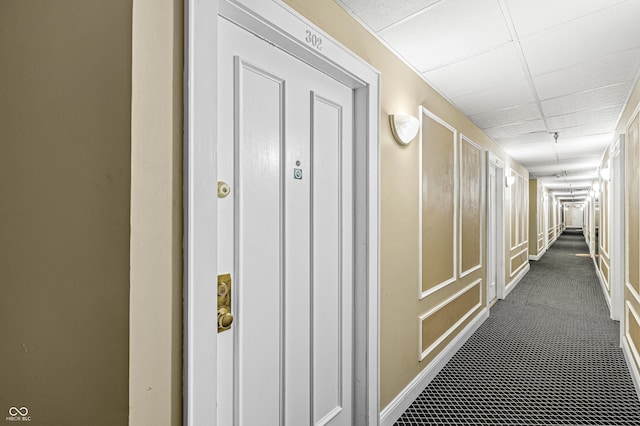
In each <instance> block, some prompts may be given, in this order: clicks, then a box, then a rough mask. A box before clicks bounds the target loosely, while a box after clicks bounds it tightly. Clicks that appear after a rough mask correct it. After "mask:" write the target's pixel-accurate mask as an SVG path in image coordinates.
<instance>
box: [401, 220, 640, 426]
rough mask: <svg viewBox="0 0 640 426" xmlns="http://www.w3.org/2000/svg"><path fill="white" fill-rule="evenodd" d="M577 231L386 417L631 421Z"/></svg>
mask: <svg viewBox="0 0 640 426" xmlns="http://www.w3.org/2000/svg"><path fill="white" fill-rule="evenodd" d="M587 252H588V248H587V246H586V244H585V242H584V238H583V236H582V233H581V232H580V233H579V232H576V231H573V232H572V231H566V232H565V233H564V234H563V235H561V236H560V238H558V241H556V243H555V244H554V245H553V246H551V248H550V249H549V251H548V252H547V253H546V254H545V255H544V256H543V257H542V258H541V259H540V261H538V262H533V261H532V262H531V270H530V271H529V273H528V274H527V275H526V276H525V277H524V278H523V280H522V281H521V282H520V284H518V286H517V287H516V288H515V289H514V290H513V291H512V292H511V294H509V296H507V298H506V300H501V301H499V302H498V303H496V304H495V305H494V307H493V308H491V315H490V317H489V319H487V321H485V323H484V324H483V325H482V326H481V327H480V328H479V329H478V331H476V333H475V334H474V335H473V336H472V337H471V338H470V339H469V340H468V341H467V342H466V343H465V345H464V346H463V347H462V348H461V349H460V351H459V352H458V353H457V354H456V355H455V356H454V357H453V358H452V359H451V361H450V362H449V363H448V364H447V365H446V366H445V368H444V369H443V370H442V371H441V372H440V373H439V374H438V375H437V376H436V378H435V379H434V380H433V381H432V382H431V383H430V384H429V386H428V387H427V388H426V389H425V390H424V391H423V392H422V393H421V395H420V396H419V397H418V398H417V399H416V400H415V402H413V404H411V406H410V407H409V408H408V409H407V411H406V412H405V413H404V414H403V415H402V417H401V418H400V419H399V420H398V422H397V423H396V425H523V426H532V425H609V426H613V425H640V401H639V400H638V396H637V394H636V391H635V388H634V385H633V382H632V380H631V376H630V375H629V372H628V370H627V365H626V362H625V360H624V356H623V354H622V350H621V349H620V348H619V337H618V323H617V322H614V321H611V320H610V319H609V314H608V310H607V305H606V302H605V300H604V296H603V295H602V290H601V288H600V284H599V283H598V278H597V276H596V274H595V271H594V267H593V262H592V260H591V259H590V258H588V257H578V256H576V254H578V253H587Z"/></svg>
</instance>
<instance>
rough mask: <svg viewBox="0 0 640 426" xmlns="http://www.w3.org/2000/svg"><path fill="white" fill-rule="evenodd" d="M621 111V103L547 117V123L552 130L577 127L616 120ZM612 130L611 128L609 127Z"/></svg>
mask: <svg viewBox="0 0 640 426" xmlns="http://www.w3.org/2000/svg"><path fill="white" fill-rule="evenodd" d="M620 112H622V105H616V106H611V107H606V108H598V109H593V110H588V111H580V112H574V113H572V114H564V115H557V116H554V117H547V123H548V124H549V128H550V130H552V131H560V130H561V129H566V128H570V127H578V126H583V125H587V124H594V125H595V124H596V123H602V122H611V121H616V120H617V119H618V116H619V115H620ZM611 130H613V129H611Z"/></svg>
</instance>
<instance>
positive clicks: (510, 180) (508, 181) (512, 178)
mask: <svg viewBox="0 0 640 426" xmlns="http://www.w3.org/2000/svg"><path fill="white" fill-rule="evenodd" d="M515 182H516V177H515V176H511V171H509V174H508V175H507V177H506V178H505V183H506V184H507V188H508V187H510V186H511V185H513V184H514V183H515Z"/></svg>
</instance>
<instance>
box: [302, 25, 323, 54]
mask: <svg viewBox="0 0 640 426" xmlns="http://www.w3.org/2000/svg"><path fill="white" fill-rule="evenodd" d="M304 41H306V42H307V44H310V45H311V46H312V47H314V48H315V49H318V50H322V38H321V37H320V36H319V35H317V34H314V33H312V32H311V31H310V30H307V37H306V38H305V39H304Z"/></svg>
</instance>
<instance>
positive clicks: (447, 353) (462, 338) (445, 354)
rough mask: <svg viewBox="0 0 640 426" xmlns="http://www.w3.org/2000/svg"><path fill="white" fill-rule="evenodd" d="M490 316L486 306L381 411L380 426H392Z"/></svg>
mask: <svg viewBox="0 0 640 426" xmlns="http://www.w3.org/2000/svg"><path fill="white" fill-rule="evenodd" d="M487 318H489V309H488V308H484V309H483V310H482V311H480V313H479V314H478V315H477V316H476V317H475V318H474V319H473V320H471V322H470V323H469V324H467V326H466V327H465V328H464V329H463V330H462V331H461V332H460V333H459V334H458V335H457V336H456V337H455V338H454V339H453V340H452V341H451V342H449V344H448V345H447V346H446V347H445V348H444V349H443V350H442V352H440V353H439V354H438V356H436V357H435V358H434V360H433V361H431V362H430V363H429V364H428V365H427V366H426V367H425V368H424V370H422V371H421V372H420V374H418V375H417V376H416V378H415V379H413V380H412V381H411V383H409V384H408V385H407V386H406V387H405V388H404V389H403V390H402V392H400V393H399V394H398V396H396V397H395V398H394V399H393V401H391V402H390V403H389V405H387V406H386V407H385V408H384V410H382V411H381V412H380V426H392V425H393V424H394V423H395V422H396V421H397V420H398V419H399V418H400V416H402V413H404V412H405V411H406V410H407V408H409V406H410V405H411V403H412V402H413V401H414V400H415V399H416V398H417V397H418V395H420V393H421V392H422V391H423V390H424V388H426V387H427V385H428V384H429V383H431V381H432V380H433V379H434V378H435V377H436V376H437V375H438V373H439V372H440V370H442V369H443V368H444V366H445V365H446V364H447V362H449V360H450V359H451V358H452V357H453V356H454V355H455V354H456V352H458V350H459V349H460V348H461V347H462V345H464V343H465V342H466V341H467V340H468V339H469V337H471V335H472V334H473V333H475V331H476V330H477V329H478V327H480V325H482V323H483V322H484V321H485V320H486V319H487Z"/></svg>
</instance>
